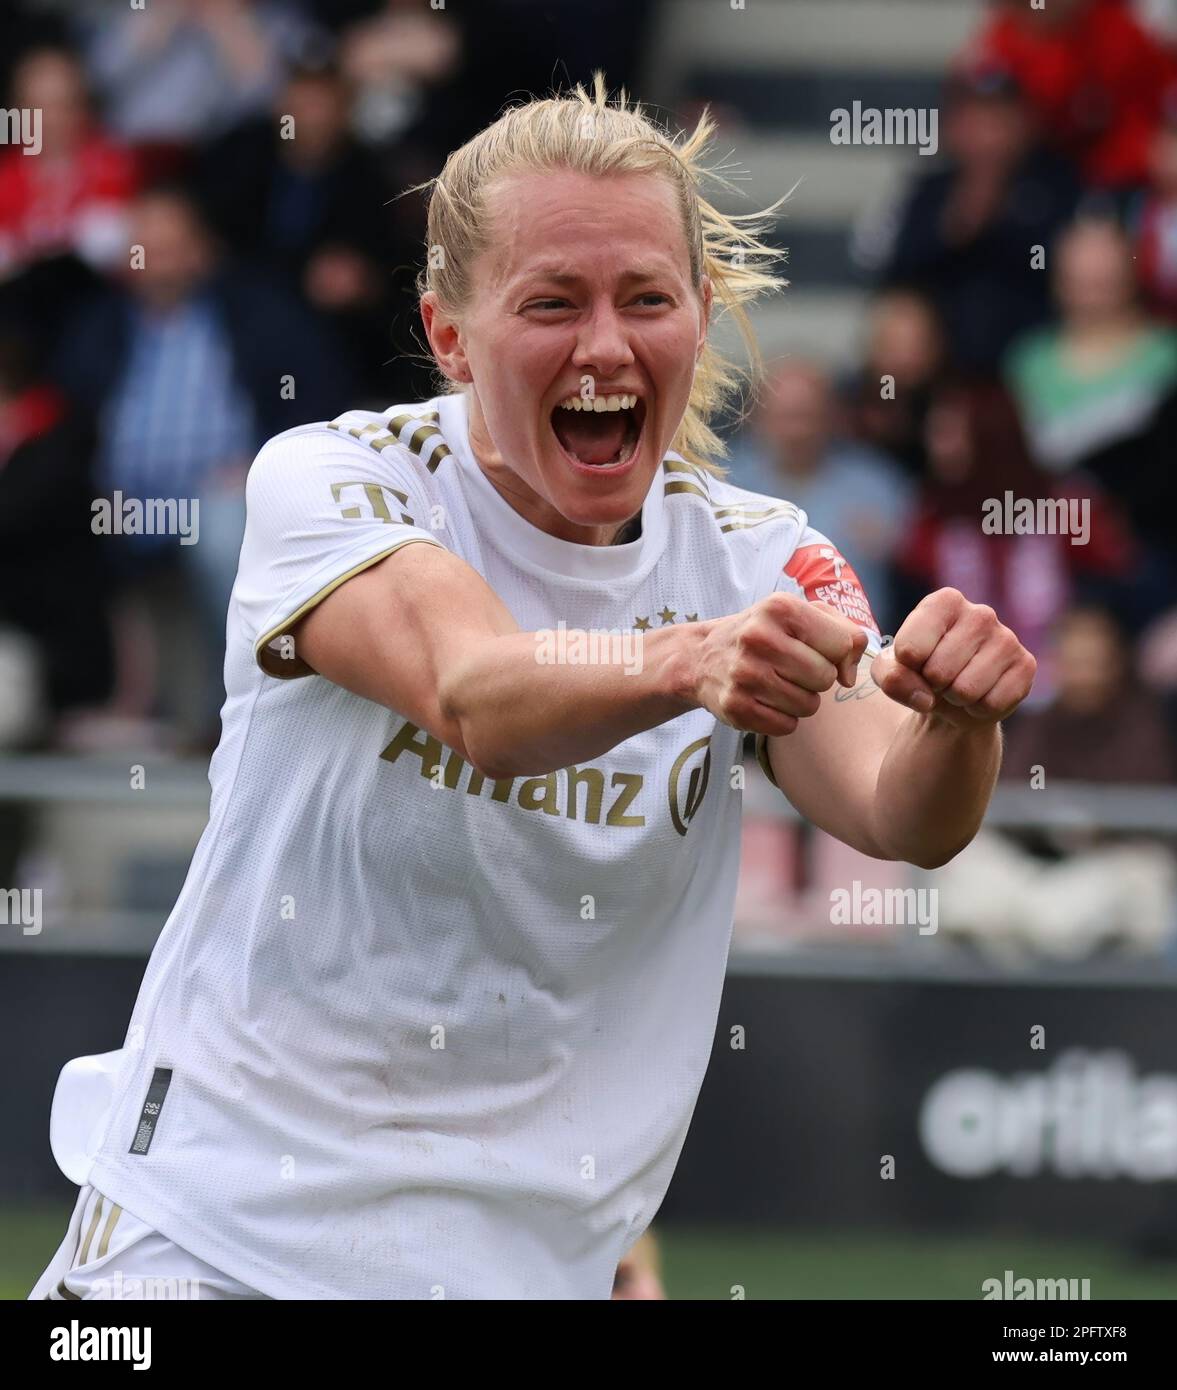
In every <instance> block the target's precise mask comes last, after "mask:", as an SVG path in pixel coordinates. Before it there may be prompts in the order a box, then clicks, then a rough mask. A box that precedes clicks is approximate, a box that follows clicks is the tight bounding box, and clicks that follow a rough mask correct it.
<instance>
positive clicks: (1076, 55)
mask: <svg viewBox="0 0 1177 1390" xmlns="http://www.w3.org/2000/svg"><path fill="white" fill-rule="evenodd" d="M1146 21H1147V15H1142V10H1141V8H1140V7H1134V6H1132V5H1131V4H1129V3H1127V0H1051V3H1050V4H1049V5H1048V6H1045V7H1042V8H1031V7H1030V6H1028V5H1026V4H1024V3H995V4H992V5H990V6H989V8H988V11H987V14H986V17H985V20H984V22H983V24H982V26H981V28H980V30H979V31H978V32H977V33H976V34H975V35H974V36H973V38H972V40H971V41H970V43H969V44H968V46H967V48H966V50H965V51H964V52H962V53H960V54H959V55H958V56H957V58H956V60H955V61H954V63H953V64H952V66H951V69H950V71H949V72H948V73H947V74H946V78H945V83H944V91H943V98H942V103H941V107H940V110H941V154H940V157H939V158H938V159H936V160H934V161H928V163H929V164H930V165H931V167H930V168H929V169H928V171H927V172H923V171H922V170H921V172H920V173H919V174H918V175H917V177H916V178H915V179H914V181H913V182H912V183H911V184H910V186H908V187H906V188H903V189H901V190H899V196H898V197H897V198H896V199H895V200H894V201H893V203H892V204H891V205H890V206H888V207H887V208H885V209H882V210H877V209H876V210H874V211H873V212H872V213H871V214H870V215H869V216H864V217H863V218H862V219H860V223H859V225H858V226H856V227H855V229H854V235H853V245H854V251H855V254H856V256H857V258H858V261H859V264H860V266H861V268H862V269H863V270H864V272H865V273H867V274H869V276H870V278H871V284H872V295H873V301H872V304H871V307H870V312H869V317H868V322H867V327H866V332H865V340H864V342H863V345H862V353H861V362H860V364H859V366H858V368H857V370H855V371H854V372H852V373H850V374H848V375H846V376H841V377H840V376H838V375H837V374H832V373H830V372H829V371H828V370H825V369H823V368H822V367H821V366H819V365H818V364H816V363H814V362H807V361H804V360H801V359H799V358H798V357H796V356H790V357H789V358H788V359H787V360H785V361H783V362H780V363H777V364H775V365H774V366H773V367H772V369H771V372H770V376H769V380H768V383H767V389H766V391H765V392H764V394H763V397H762V399H761V401H760V402H759V404H758V407H757V409H756V411H755V413H754V414H753V415H752V417H751V418H750V419H749V420H748V422H747V424H746V426H745V428H744V429H743V431H742V432H741V434H740V436H739V438H738V439H737V441H736V444H735V448H734V457H733V474H734V476H735V478H736V480H737V481H740V482H743V483H744V484H745V485H746V486H749V487H752V488H755V489H756V490H758V491H764V492H767V493H770V494H773V495H784V496H787V497H789V498H790V499H792V500H793V501H795V502H797V503H798V504H800V505H801V506H803V507H804V508H805V509H806V510H807V511H808V513H809V516H810V519H811V522H812V524H813V525H815V526H816V527H817V528H818V529H819V530H822V531H825V532H827V533H828V534H829V535H831V536H832V537H834V538H835V539H836V540H837V542H838V544H839V545H840V547H841V548H842V549H843V551H844V552H845V553H846V555H847V557H848V559H850V561H851V563H852V564H854V566H855V567H856V569H857V570H858V572H859V574H860V576H861V578H862V579H863V581H864V584H865V587H866V589H867V592H868V593H869V594H870V595H871V597H872V599H873V602H874V605H875V612H876V616H877V617H878V619H879V621H880V623H881V624H882V626H883V630H884V632H887V633H894V632H895V631H896V630H897V626H898V625H899V624H900V623H901V622H902V620H903V617H904V615H905V614H907V613H908V612H909V611H910V609H911V608H912V606H913V605H914V604H915V603H916V602H918V600H919V599H920V598H921V597H922V596H923V595H924V594H926V593H928V592H930V591H931V590H934V589H936V588H939V587H942V586H951V587H954V588H958V589H960V590H961V591H962V592H964V593H965V594H966V595H967V596H968V597H969V598H970V599H972V600H973V601H974V602H978V603H988V604H990V605H992V607H993V608H994V609H995V610H996V611H997V613H998V614H999V615H1000V617H1001V618H1002V619H1003V620H1004V621H1005V622H1006V623H1008V624H1009V625H1010V626H1011V627H1012V628H1013V629H1014V630H1015V631H1016V632H1017V633H1018V635H1019V636H1020V637H1021V639H1022V641H1023V642H1024V643H1025V644H1026V645H1027V646H1028V647H1029V648H1030V649H1031V650H1032V651H1033V652H1034V654H1035V655H1036V657H1037V658H1038V662H1039V676H1038V680H1037V684H1036V688H1035V691H1034V694H1033V696H1032V698H1031V700H1030V701H1029V702H1027V705H1026V706H1025V707H1024V708H1023V710H1022V711H1021V712H1020V713H1019V714H1018V715H1016V716H1015V718H1014V719H1013V720H1011V721H1010V723H1009V725H1008V728H1007V734H1008V739H1007V748H1006V757H1005V763H1004V767H1003V774H1002V775H1003V778H1004V779H1006V781H1007V782H1008V783H1010V784H1011V785H1013V786H1019V787H1022V788H1041V787H1049V786H1053V785H1055V784H1057V783H1058V782H1063V783H1065V782H1067V781H1081V782H1088V783H1129V784H1155V785H1161V786H1172V785H1173V783H1174V780H1175V777H1177V751H1175V750H1177V47H1175V46H1174V44H1173V42H1172V40H1171V37H1170V36H1169V35H1167V34H1166V33H1165V32H1163V31H1162V30H1161V29H1159V28H1154V27H1150V26H1149V25H1148V24H1147V22H1146ZM917 163H918V164H921V165H922V164H923V163H924V161H922V160H920V161H917ZM1007 497H1008V498H1010V499H1011V500H1012V501H1016V500H1017V499H1033V500H1035V501H1036V500H1037V499H1057V500H1058V501H1059V502H1060V503H1063V504H1065V506H1066V508H1067V511H1066V513H1065V515H1067V516H1069V517H1075V518H1078V517H1083V518H1086V521H1087V524H1086V527H1085V528H1084V529H1083V530H1082V531H1078V532H1077V531H1075V530H1074V529H1072V530H1071V533H1070V534H1062V533H1061V531H1060V530H1058V529H1055V530H1054V531H1053V533H1050V525H1051V523H1049V521H1048V523H1047V525H1046V526H1044V525H1043V523H1042V522H1041V521H1039V522H1038V523H1037V525H1035V527H1034V528H1033V529H1027V531H1026V533H1025V534H1008V531H1009V530H1011V529H1015V530H1016V529H1019V528H1017V527H1016V526H1015V527H1011V526H1010V525H1009V524H1008V522H1005V523H1003V526H1002V529H1000V530H993V529H990V530H987V529H986V528H985V526H983V524H982V523H983V519H984V518H985V516H986V509H987V507H988V508H989V509H991V510H992V512H993V514H994V515H996V510H997V509H996V507H995V506H994V503H995V502H996V503H998V504H1002V503H1004V500H1005V499H1006V498H1007ZM1063 514H1064V513H1063V512H1062V508H1061V507H1060V508H1059V509H1058V510H1056V511H1053V512H1052V513H1047V512H1045V511H1044V512H1042V513H1041V514H1040V515H1041V516H1042V517H1043V518H1049V517H1050V516H1051V515H1053V516H1054V517H1055V518H1056V519H1057V518H1058V517H1059V516H1061V515H1063ZM1002 515H1003V517H1008V516H1009V511H1008V509H1007V508H1005V507H1004V506H1003V507H1002ZM834 861H835V864H836V868H835V869H834V870H832V872H833V874H834V877H835V879H836V878H837V877H838V875H844V874H845V873H846V871H847V868H846V865H845V864H844V863H843V862H842V860H841V859H840V858H839V857H838V856H836V855H835V856H834ZM761 864H762V866H763V867H764V868H766V869H767V870H768V873H767V883H766V886H765V892H766V893H767V894H768V897H769V898H772V897H778V898H779V890H780V888H781V887H782V878H784V879H787V878H788V877H789V875H788V874H787V873H783V871H782V869H781V856H780V853H779V846H774V847H773V848H772V849H771V851H767V850H766V852H765V854H762V856H761ZM774 870H775V873H774ZM827 876H828V875H827ZM792 877H793V882H794V883H795V882H796V875H793V876H792ZM821 879H822V874H821V870H820V867H819V869H818V871H817V880H818V881H819V882H820V881H821ZM938 883H939V885H940V890H941V906H942V918H943V926H944V927H946V928H947V929H949V930H950V931H951V930H956V931H959V932H960V933H961V934H962V935H974V936H975V937H976V939H977V940H978V941H982V942H984V943H985V944H986V945H988V946H989V947H995V946H996V947H997V948H998V949H1008V950H1009V951H1017V950H1019V949H1024V948H1026V947H1032V948H1033V949H1035V950H1036V951H1039V952H1047V953H1053V954H1055V955H1058V956H1080V955H1083V954H1087V953H1089V952H1090V951H1091V950H1094V949H1096V948H1097V947H1098V946H1100V945H1102V944H1105V943H1107V942H1109V941H1119V942H1122V943H1127V944H1130V945H1133V946H1136V947H1138V948H1140V949H1143V950H1150V951H1152V950H1160V949H1167V947H1168V944H1169V943H1170V942H1171V941H1172V938H1173V930H1174V925H1175V924H1174V904H1173V893H1174V888H1175V886H1177V881H1175V879H1174V874H1173V861H1172V856H1171V854H1170V853H1169V851H1168V849H1167V848H1162V847H1160V846H1158V845H1157V844H1155V843H1153V842H1152V841H1151V839H1144V840H1142V839H1141V838H1140V837H1139V836H1138V835H1122V834H1113V833H1109V834H1106V835H1102V836H1095V837H1093V836H1091V835H1082V836H1079V837H1076V836H1075V835H1074V833H1068V834H1065V835H1057V836H1044V835H1036V836H1013V835H997V834H993V833H984V834H982V836H981V837H979V839H978V841H977V842H976V844H975V845H974V846H973V847H972V848H971V849H970V851H968V852H966V854H964V855H962V856H960V858H959V859H958V860H957V861H955V862H954V864H953V865H952V866H951V869H950V870H949V871H946V872H944V873H942V874H941V875H939V877H938Z"/></svg>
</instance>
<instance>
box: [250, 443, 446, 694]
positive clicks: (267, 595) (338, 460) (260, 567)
mask: <svg viewBox="0 0 1177 1390" xmlns="http://www.w3.org/2000/svg"><path fill="white" fill-rule="evenodd" d="M245 501H246V521H245V538H244V541H243V542H242V547H241V563H240V566H239V568H238V572H237V584H236V587H235V589H234V598H235V601H236V603H237V606H238V611H239V614H240V617H241V621H242V623H243V624H244V628H245V632H246V635H247V637H248V638H249V640H250V642H251V643H252V644H253V649H254V654H255V657H256V660H257V663H258V665H259V666H260V667H261V669H262V670H263V671H265V672H266V673H267V674H268V675H271V676H276V677H278V678H279V679H293V678H294V677H297V676H306V675H312V674H313V672H312V670H311V668H310V667H309V666H308V665H307V664H306V663H305V662H304V661H302V660H300V659H299V657H298V655H297V652H296V650H295V643H294V640H293V638H292V636H291V630H292V629H293V627H294V625H295V624H296V623H297V622H298V621H299V620H300V619H302V618H304V617H305V616H306V614H307V613H309V612H310V611H311V609H312V608H314V607H315V606H316V605H317V604H319V603H321V602H322V601H323V599H325V598H326V597H327V596H328V594H331V593H333V592H334V591H335V590H336V589H338V588H339V586H340V585H341V584H345V583H346V582H347V581H348V580H349V579H351V578H353V577H354V576H355V575H357V574H360V573H361V572H362V571H363V570H366V569H368V568H369V567H370V566H372V565H374V564H376V563H377V562H378V561H380V560H383V559H384V558H385V557H386V556H388V555H391V554H392V553H393V552H394V551H396V550H399V549H400V548H401V547H402V546H405V545H412V544H415V543H425V544H428V545H440V544H441V541H440V540H439V539H438V536H437V535H436V534H435V533H433V532H432V531H430V530H429V529H428V527H429V521H430V515H431V511H432V507H431V503H430V499H429V496H428V493H427V490H426V485H425V483H424V482H423V481H422V480H421V479H420V477H419V475H418V471H417V469H416V467H415V465H414V464H413V462H411V461H410V460H408V459H401V458H398V457H397V453H396V450H395V449H386V450H384V451H383V452H382V453H378V452H376V451H375V450H373V449H371V448H369V447H368V446H367V445H365V444H363V443H360V442H355V443H353V442H352V441H351V440H349V439H348V438H347V437H346V436H340V435H336V434H333V433H330V432H329V431H328V429H327V427H326V426H323V427H320V428H311V429H307V430H298V431H292V432H290V433H289V434H285V435H279V436H278V437H277V438H275V439H272V440H270V442H269V443H268V444H266V445H265V446H264V447H263V448H262V450H261V452H260V453H259V454H258V456H257V458H256V459H255V460H254V463H253V467H252V468H251V469H250V472H249V479H248V482H247V484H246V490H245Z"/></svg>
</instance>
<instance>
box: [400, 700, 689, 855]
mask: <svg viewBox="0 0 1177 1390" xmlns="http://www.w3.org/2000/svg"><path fill="white" fill-rule="evenodd" d="M404 754H408V755H411V756H412V757H414V758H417V759H418V760H419V762H420V769H419V770H420V774H421V776H422V777H424V778H425V780H426V781H427V782H429V783H431V784H432V785H433V786H434V787H436V788H439V789H445V790H449V791H461V790H463V789H464V790H465V792H466V794H467V795H468V796H481V795H482V794H483V792H484V791H485V789H486V787H487V779H486V778H485V777H483V775H482V774H481V773H480V772H477V771H476V770H475V769H474V768H473V767H471V766H470V764H469V763H468V762H467V761H466V760H465V758H463V757H461V755H460V754H458V753H456V752H455V751H454V750H453V749H451V748H447V747H446V746H445V745H444V744H443V743H442V741H441V740H440V739H439V738H434V737H433V735H432V734H429V733H426V732H425V730H424V729H420V728H418V727H417V725H416V724H410V723H409V722H408V721H407V720H406V721H405V722H404V723H403V724H402V725H401V726H400V728H399V729H398V730H397V732H396V736H395V737H394V738H393V740H392V742H391V743H390V744H389V745H388V747H387V748H385V749H384V751H383V752H382V753H381V754H380V756H381V758H383V759H384V761H385V762H389V763H395V762H396V761H397V759H398V758H400V757H401V756H402V755H404ZM563 771H564V773H565V778H564V786H563V790H561V786H560V775H559V773H556V772H549V773H547V774H545V775H544V776H542V777H511V778H501V779H500V780H498V781H495V782H491V783H490V797H489V799H490V800H491V801H497V802H500V803H502V804H507V803H509V802H513V803H514V804H515V805H516V806H517V807H519V809H520V810H523V811H542V812H543V813H544V814H545V815H548V816H562V817H564V818H565V819H567V820H582V821H584V822H585V823H586V824H588V825H606V826H617V827H620V828H622V829H636V828H639V827H641V826H644V825H645V824H646V817H645V814H644V811H642V810H641V808H640V803H639V798H640V797H641V794H642V790H643V788H644V786H645V781H646V779H645V777H644V776H643V775H642V773H640V772H621V771H618V772H612V773H610V774H608V779H609V780H608V786H606V780H605V779H606V772H605V770H604V769H602V768H599V767H593V766H591V765H590V766H587V767H566V768H564V769H563ZM710 775H711V735H710V734H708V735H707V736H706V737H705V738H699V739H695V741H694V742H693V743H690V744H688V745H687V747H686V748H684V749H683V750H682V752H681V753H679V755H678V757H677V758H676V759H675V760H674V764H673V766H672V767H671V770H670V776H669V778H668V785H667V800H668V803H669V809H670V820H671V824H672V825H673V826H674V828H675V830H676V831H677V832H678V834H680V835H685V834H686V833H687V830H688V829H689V828H690V823H691V821H692V820H693V818H694V816H695V814H696V813H697V811H698V810H699V807H700V806H701V805H702V804H703V798H704V797H705V796H706V794H707V784H708V781H709V779H710Z"/></svg>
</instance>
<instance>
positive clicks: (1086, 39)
mask: <svg viewBox="0 0 1177 1390" xmlns="http://www.w3.org/2000/svg"><path fill="white" fill-rule="evenodd" d="M969 56H970V57H971V58H972V57H979V58H981V59H984V60H990V61H994V62H998V63H1001V64H1002V65H1003V66H1005V67H1006V68H1007V69H1008V70H1009V71H1010V72H1011V73H1012V74H1013V76H1014V77H1015V79H1016V80H1017V82H1018V84H1019V86H1020V87H1021V88H1022V89H1023V90H1024V91H1025V92H1026V94H1027V96H1028V97H1029V99H1030V101H1031V103H1032V104H1033V105H1034V107H1035V108H1036V109H1037V111H1038V113H1039V116H1040V117H1041V120H1042V124H1043V127H1044V129H1045V130H1046V131H1047V132H1048V133H1049V134H1051V135H1052V136H1053V137H1054V139H1055V140H1056V141H1058V143H1059V144H1060V145H1061V147H1062V148H1063V149H1064V151H1065V152H1066V153H1068V154H1069V155H1071V157H1072V158H1074V159H1075V160H1076V162H1077V163H1078V164H1079V166H1080V168H1081V170H1082V172H1083V175H1084V177H1085V178H1086V179H1087V181H1088V182H1089V183H1092V184H1094V185H1096V186H1097V187H1101V188H1108V189H1123V188H1130V187H1133V186H1135V185H1138V184H1141V183H1143V182H1144V181H1145V179H1146V178H1147V176H1148V159H1149V145H1150V142H1151V140H1152V135H1153V132H1154V130H1155V129H1156V127H1157V123H1158V121H1159V119H1160V113H1161V104H1162V96H1163V93H1164V91H1165V88H1166V86H1167V85H1168V84H1169V83H1170V82H1171V81H1173V79H1174V78H1175V77H1177V58H1175V56H1174V54H1173V53H1172V52H1170V51H1169V50H1168V49H1167V48H1166V47H1165V46H1164V45H1163V44H1162V43H1161V42H1160V41H1159V40H1157V39H1156V38H1154V37H1153V35H1152V34H1150V33H1149V32H1148V30H1146V29H1145V28H1144V27H1143V26H1142V25H1141V24H1140V22H1139V21H1138V20H1137V19H1136V17H1135V15H1134V14H1133V13H1132V10H1131V7H1130V6H1129V5H1128V4H1126V3H1124V0H1050V2H1049V4H1047V5H1045V6H1044V7H1042V8H1041V9H1034V8H1031V6H1030V5H1029V4H1027V3H1026V0H999V3H998V4H997V5H995V7H994V13H993V14H992V15H991V16H990V17H989V19H988V21H987V22H986V24H985V25H984V26H983V28H982V29H981V31H980V33H979V34H978V35H977V37H976V39H975V41H974V46H973V47H971V48H970V52H969Z"/></svg>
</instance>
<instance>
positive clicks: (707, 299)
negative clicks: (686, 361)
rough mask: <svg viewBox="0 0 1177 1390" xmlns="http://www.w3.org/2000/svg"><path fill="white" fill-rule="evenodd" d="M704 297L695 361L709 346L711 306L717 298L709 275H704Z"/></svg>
mask: <svg viewBox="0 0 1177 1390" xmlns="http://www.w3.org/2000/svg"><path fill="white" fill-rule="evenodd" d="M701 292H702V297H703V322H702V324H701V326H700V328H699V341H698V342H697V343H696V345H695V361H696V362H697V361H698V360H699V358H700V357H701V356H702V355H703V349H704V348H705V347H706V346H707V328H708V326H709V325H710V323H711V306H712V303H713V302H714V299H715V288H714V286H713V285H712V283H711V277H710V276H709V275H704V276H703V282H702V285H701Z"/></svg>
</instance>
